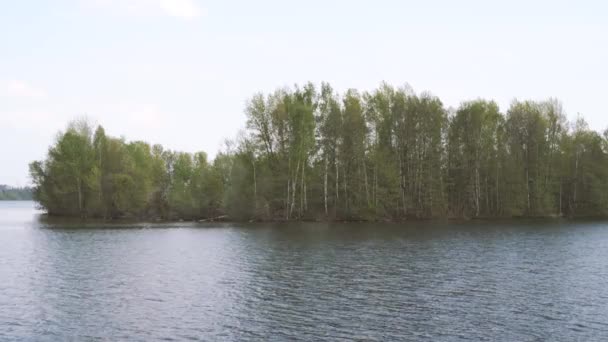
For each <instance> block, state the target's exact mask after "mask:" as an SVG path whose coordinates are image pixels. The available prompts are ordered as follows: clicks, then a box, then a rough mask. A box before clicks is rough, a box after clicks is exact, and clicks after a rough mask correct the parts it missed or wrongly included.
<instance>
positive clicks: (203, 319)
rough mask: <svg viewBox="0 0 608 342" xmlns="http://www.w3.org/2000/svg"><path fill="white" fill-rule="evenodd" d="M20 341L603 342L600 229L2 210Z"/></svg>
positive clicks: (1, 296)
mask: <svg viewBox="0 0 608 342" xmlns="http://www.w3.org/2000/svg"><path fill="white" fill-rule="evenodd" d="M127 228H128V229H127ZM30 340H31V341H72V340H73V341H89V340H103V341H106V340H107V341H115V340H129V341H153V340H206V341H224V340H225V341H246V340H254V341H290V340H307V341H321V340H345V341H346V340H362V341H367V340H370V341H401V340H414V341H417V340H429V341H443V340H445V341H452V340H488V341H545V340H549V341H606V340H608V225H606V224H604V223H597V222H584V223H580V222H579V223H567V222H545V223H539V222H534V223H530V222H529V223H524V222H519V223H517V224H513V223H510V224H509V223H466V224H451V225H448V224H430V223H426V224H411V225H378V224H349V225H338V224H334V225H328V224H292V225H276V224H259V225H230V224H226V225H222V226H217V225H216V226H209V225H208V226H202V225H198V226H197V225H193V224H187V223H184V224H166V225H162V224H156V225H145V224H139V225H122V226H108V225H106V226H101V225H99V224H97V225H96V224H88V225H87V226H86V227H84V228H83V225H82V224H77V223H74V222H71V223H63V224H59V223H50V222H46V221H44V220H42V221H40V220H38V218H37V213H36V211H35V210H34V209H33V205H32V203H30V202H21V203H16V202H0V341H30Z"/></svg>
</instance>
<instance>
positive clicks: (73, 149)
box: [30, 83, 608, 221]
mask: <svg viewBox="0 0 608 342" xmlns="http://www.w3.org/2000/svg"><path fill="white" fill-rule="evenodd" d="M245 114H246V118H247V121H246V126H245V129H244V130H243V131H241V133H240V134H239V135H238V136H237V137H236V138H234V139H232V140H229V141H227V143H226V147H225V148H224V149H222V150H221V151H219V152H218V153H217V155H216V156H215V158H214V159H213V160H209V158H208V157H207V154H206V153H205V152H199V153H194V154H190V153H184V152H178V151H171V150H167V149H165V148H163V147H162V146H160V145H150V144H148V143H146V142H142V141H126V140H125V139H122V138H116V137H112V136H110V135H107V134H106V132H105V131H104V129H103V128H102V127H101V126H98V127H93V125H91V124H90V123H88V122H87V121H86V120H77V121H74V122H72V123H70V124H69V125H68V127H67V129H66V130H65V131H63V132H60V133H59V134H58V136H57V139H56V142H55V143H54V145H53V146H51V147H50V148H49V150H48V156H47V158H46V159H45V160H43V161H35V162H32V163H31V164H30V174H31V178H32V182H33V184H34V198H35V200H36V201H37V202H38V203H39V204H40V206H41V207H43V208H44V209H46V210H47V212H48V214H49V215H57V216H75V217H82V218H87V217H88V218H103V219H119V218H133V219H153V220H209V219H218V218H223V219H228V220H235V221H239V220H246V221H251V220H254V221H266V220H353V221H354V220H366V221H401V220H408V219H430V218H463V219H470V218H510V217H561V216H563V217H605V216H607V214H608V131H606V132H603V133H598V132H596V131H594V130H591V129H590V128H589V126H588V125H587V123H586V122H585V120H584V119H583V118H582V117H581V116H578V117H577V118H576V119H575V121H574V122H569V121H568V120H567V118H566V113H564V110H563V108H562V105H561V104H560V102H559V101H558V100H555V99H548V100H546V101H541V102H538V101H517V100H514V101H513V102H512V103H511V105H510V107H509V108H508V109H507V110H506V112H504V113H503V112H501V111H500V109H499V107H498V105H497V104H496V103H495V102H493V101H489V100H483V99H477V100H473V101H468V102H463V103H462V104H461V105H460V106H459V107H458V108H455V109H452V108H446V107H445V106H444V105H443V103H442V102H441V100H440V99H439V98H437V97H436V96H433V95H432V94H431V93H426V92H425V93H416V92H414V91H413V90H412V89H411V88H410V87H409V86H404V87H393V86H390V85H388V84H381V85H380V86H379V87H378V88H377V89H375V90H373V91H371V92H359V91H357V90H354V89H350V90H348V91H346V92H344V93H342V94H338V93H337V92H336V91H335V90H334V89H333V88H332V87H331V86H330V85H329V84H327V83H322V84H321V85H320V86H315V85H314V84H312V83H308V84H305V85H303V86H297V85H296V86H294V87H293V88H280V89H277V90H276V91H274V92H272V93H270V94H262V93H258V94H255V95H253V96H252V97H251V98H250V99H249V100H248V101H247V103H246V106H245ZM192 139H193V140H195V139H196V137H192Z"/></svg>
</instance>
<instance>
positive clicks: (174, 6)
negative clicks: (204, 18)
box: [159, 0, 204, 19]
mask: <svg viewBox="0 0 608 342" xmlns="http://www.w3.org/2000/svg"><path fill="white" fill-rule="evenodd" d="M159 5H160V7H161V8H162V9H163V10H164V11H165V13H167V14H168V15H170V16H174V17H182V18H187V19H191V18H196V17H200V16H201V15H203V14H204V11H203V9H202V8H201V7H199V6H198V5H197V4H196V2H194V0H159Z"/></svg>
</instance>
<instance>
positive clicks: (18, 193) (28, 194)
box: [0, 184, 32, 201]
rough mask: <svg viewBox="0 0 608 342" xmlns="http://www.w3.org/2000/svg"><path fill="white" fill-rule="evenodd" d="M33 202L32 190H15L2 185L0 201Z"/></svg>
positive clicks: (0, 187)
mask: <svg viewBox="0 0 608 342" xmlns="http://www.w3.org/2000/svg"><path fill="white" fill-rule="evenodd" d="M30 200H32V189H31V188H28V187H25V188H13V187H10V186H7V185H2V184H0V201H30Z"/></svg>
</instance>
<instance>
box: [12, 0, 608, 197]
mask: <svg viewBox="0 0 608 342" xmlns="http://www.w3.org/2000/svg"><path fill="white" fill-rule="evenodd" d="M607 63H608V6H607V5H605V4H604V2H603V1H520V0H515V1H502V2H500V3H498V2H495V3H494V2H491V1H471V0H469V1H467V0H462V1H387V0H375V1H352V0H351V1H329V0H325V1H320V0H308V1H299V2H295V1H278V0H277V1H263V0H257V1H203V0H201V1H199V0H55V1H50V0H49V1H43V0H39V1H32V0H19V1H2V3H0V184H1V183H8V184H12V185H25V184H27V183H28V182H29V179H28V176H27V164H28V163H29V162H30V161H31V160H34V159H41V158H43V157H44V155H45V153H46V151H47V148H48V146H49V144H51V143H52V142H53V139H54V136H55V134H56V132H57V131H58V130H60V129H63V128H64V127H65V125H66V123H67V122H68V121H69V120H70V119H72V118H75V117H78V116H82V115H87V116H88V117H90V118H92V119H93V120H95V121H96V122H98V123H100V124H102V125H103V126H104V127H105V128H106V131H107V132H108V133H109V134H111V135H116V136H120V135H124V136H126V137H127V138H129V139H141V140H146V141H149V142H151V143H161V144H163V145H165V146H166V147H168V148H171V149H178V150H185V151H190V152H193V151H198V150H205V151H207V152H208V153H209V154H210V155H214V154H215V152H216V151H217V150H218V148H219V147H220V146H221V145H222V141H223V139H224V138H230V137H234V136H235V134H236V133H237V131H238V130H239V129H241V128H243V126H244V122H245V117H244V114H243V106H244V102H245V100H246V99H247V98H248V97H249V96H251V95H252V94H253V93H254V92H257V91H264V92H268V91H271V90H273V89H275V88H277V87H280V86H285V85H292V84H294V83H303V82H306V81H309V80H310V81H313V82H315V83H318V82H321V81H329V82H331V83H332V85H334V87H335V88H337V89H338V90H339V91H344V90H346V89H347V88H358V89H361V90H369V89H373V88H374V87H376V86H377V85H378V84H379V83H380V82H381V81H387V82H389V83H391V84H393V85H396V86H399V85H402V84H405V83H409V84H410V85H411V86H412V87H413V88H414V89H415V90H416V91H424V90H429V91H431V92H432V93H434V94H435V95H437V96H439V97H440V98H441V99H442V101H443V102H444V104H445V105H446V106H454V107H455V106H458V104H459V103H460V102H462V101H464V100H470V99H474V98H478V97H483V98H487V99H494V100H496V101H497V102H498V103H499V105H500V106H501V110H503V111H505V110H506V109H507V106H508V104H509V103H510V102H511V100H513V99H514V98H518V99H535V100H540V99H545V98H547V97H551V96H552V97H557V98H559V99H560V100H561V101H562V102H563V104H564V108H565V110H566V111H567V113H568V115H569V117H570V118H572V117H574V116H575V115H576V114H577V113H581V114H583V115H584V116H585V118H586V119H587V121H588V122H589V123H590V125H591V127H592V128H594V129H597V130H603V129H604V128H606V127H607V126H608V110H606V104H605V100H604V96H605V95H606V91H607V89H608V87H607V86H606V82H607V81H608V66H607Z"/></svg>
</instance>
